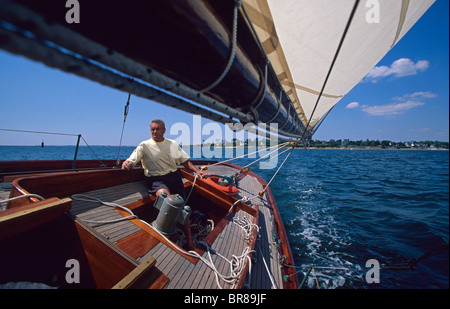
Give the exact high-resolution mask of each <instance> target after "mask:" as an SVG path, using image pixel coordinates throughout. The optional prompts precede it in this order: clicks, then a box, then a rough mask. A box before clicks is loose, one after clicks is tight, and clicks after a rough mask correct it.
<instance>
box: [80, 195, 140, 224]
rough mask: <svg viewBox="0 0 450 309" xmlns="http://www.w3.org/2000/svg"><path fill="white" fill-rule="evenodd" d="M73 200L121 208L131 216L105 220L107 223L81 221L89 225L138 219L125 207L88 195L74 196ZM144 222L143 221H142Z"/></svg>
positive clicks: (103, 222) (102, 222)
mask: <svg viewBox="0 0 450 309" xmlns="http://www.w3.org/2000/svg"><path fill="white" fill-rule="evenodd" d="M72 199H73V200H78V201H84V202H90V203H100V204H103V205H105V206H108V207H113V208H119V209H121V210H123V211H126V212H128V213H129V214H130V216H128V217H123V218H119V219H112V220H105V221H96V220H87V219H82V218H80V219H81V220H83V221H85V222H88V223H98V224H105V223H114V222H120V221H124V220H130V219H138V217H137V216H136V215H135V214H134V213H133V212H132V211H131V210H130V209H128V208H126V207H123V206H121V205H119V204H117V203H110V202H104V201H102V200H100V199H98V198H96V197H92V196H88V195H83V194H74V195H72ZM141 221H142V220H141Z"/></svg>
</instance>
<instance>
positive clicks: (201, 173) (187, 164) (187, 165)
mask: <svg viewBox="0 0 450 309" xmlns="http://www.w3.org/2000/svg"><path fill="white" fill-rule="evenodd" d="M182 164H183V166H184V167H185V168H187V169H188V170H190V171H191V172H194V173H196V174H197V175H198V176H199V177H202V178H203V177H205V176H206V175H208V173H205V172H204V171H201V170H199V169H198V168H196V167H195V165H194V164H192V162H191V161H189V160H186V161H184V163H182Z"/></svg>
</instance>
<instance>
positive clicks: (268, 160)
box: [244, 146, 282, 168]
mask: <svg viewBox="0 0 450 309" xmlns="http://www.w3.org/2000/svg"><path fill="white" fill-rule="evenodd" d="M281 147H282V146H280V147H278V148H277V149H275V150H273V151H271V152H269V153H268V154H266V155H264V156H262V157H261V158H259V159H257V160H255V161H253V162H251V163H249V164H247V165H246V166H244V168H246V167H249V166H251V165H253V164H255V163H256V162H258V161H261V160H262V159H264V158H265V157H267V156H270V155H271V154H272V153H274V152H276V151H278V150H280V148H281ZM279 155H280V154H278V155H277V156H279ZM277 156H275V157H274V158H276V157H277ZM271 159H272V158H271ZM271 159H269V160H268V161H270V160H271ZM266 162H267V161H266Z"/></svg>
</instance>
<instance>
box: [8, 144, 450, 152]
mask: <svg viewBox="0 0 450 309" xmlns="http://www.w3.org/2000/svg"><path fill="white" fill-rule="evenodd" d="M0 147H39V148H41V145H0ZM45 147H75V146H74V145H45V146H44V147H43V148H45ZM80 147H88V146H86V145H80ZM90 147H119V146H118V145H91V146H90ZM122 147H136V145H122ZM181 147H183V148H184V147H188V148H202V147H205V148H209V147H208V146H207V145H202V146H201V145H188V146H183V145H182V146H181ZM214 148H216V149H242V148H251V149H260V150H261V149H263V148H262V147H261V146H258V147H256V146H250V147H249V146H225V147H222V146H215V147H214ZM266 148H267V149H268V148H269V147H266ZM289 148H290V146H288V147H286V146H283V147H280V149H289ZM296 148H297V149H305V147H303V146H302V145H299V146H297V147H296ZM273 149H275V148H273ZM308 149H310V150H320V149H323V150H407V151H417V150H426V151H449V149H447V148H431V147H429V148H420V147H414V148H396V147H385V148H383V147H371V146H360V147H358V146H356V147H314V146H313V147H308Z"/></svg>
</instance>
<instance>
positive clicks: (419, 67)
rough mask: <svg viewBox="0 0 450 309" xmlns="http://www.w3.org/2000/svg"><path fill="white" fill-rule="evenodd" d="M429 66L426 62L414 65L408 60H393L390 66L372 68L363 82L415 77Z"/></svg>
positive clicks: (418, 62)
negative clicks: (385, 78) (388, 77)
mask: <svg viewBox="0 0 450 309" xmlns="http://www.w3.org/2000/svg"><path fill="white" fill-rule="evenodd" d="M429 66H430V62H429V61H428V60H419V61H417V62H416V63H414V61H412V60H411V59H408V58H400V59H398V60H395V61H394V62H393V63H392V64H391V66H378V67H374V68H373V69H372V70H370V71H369V73H367V75H366V76H365V77H364V79H363V81H372V82H377V81H378V80H380V79H382V78H384V77H387V76H390V75H393V76H395V77H403V76H410V75H416V74H417V73H418V72H419V71H425V70H427V69H428V67H429Z"/></svg>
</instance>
